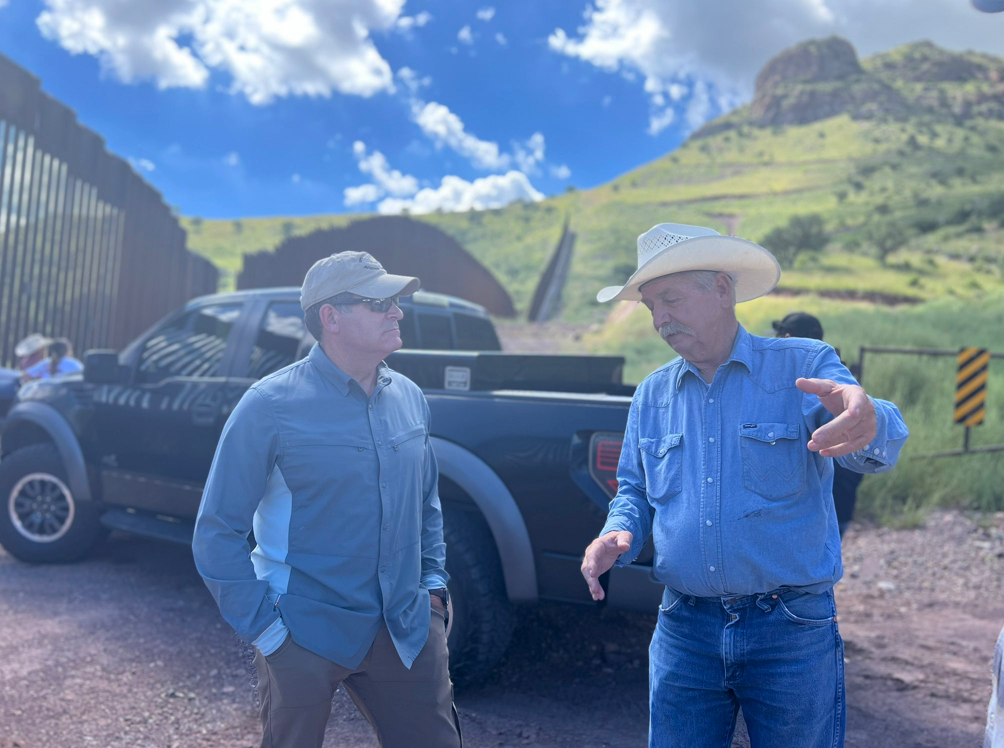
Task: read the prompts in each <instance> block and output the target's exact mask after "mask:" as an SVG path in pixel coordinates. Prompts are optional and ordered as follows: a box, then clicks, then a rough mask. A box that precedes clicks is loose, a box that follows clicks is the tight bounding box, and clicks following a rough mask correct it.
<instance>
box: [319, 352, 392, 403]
mask: <svg viewBox="0 0 1004 748" xmlns="http://www.w3.org/2000/svg"><path fill="white" fill-rule="evenodd" d="M307 358H309V359H310V363H312V364H313V365H314V367H315V368H316V369H317V370H318V371H319V372H321V375H322V376H323V377H324V378H325V379H327V380H328V381H329V382H331V383H332V384H333V385H335V388H336V389H337V390H338V391H339V392H340V393H341V394H342V395H348V394H349V385H350V384H351V383H352V382H355V381H356V380H355V379H353V378H352V377H350V376H349V375H348V374H346V373H345V372H344V371H342V370H341V369H339V368H338V367H337V366H335V362H334V361H332V360H331V359H330V358H328V354H327V353H325V352H324V350H323V349H322V348H321V345H320V343H314V345H313V347H312V348H311V349H310V353H309V354H308V356H307ZM390 383H391V378H390V367H389V366H387V364H386V363H384V362H383V361H381V362H380V363H379V364H377V389H379V388H380V387H381V386H383V385H388V384H390Z"/></svg>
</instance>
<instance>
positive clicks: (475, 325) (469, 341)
mask: <svg viewBox="0 0 1004 748" xmlns="http://www.w3.org/2000/svg"><path fill="white" fill-rule="evenodd" d="M453 326H454V328H455V329H456V331H457V350H459V351H499V350H502V346H501V345H499V339H498V336H497V335H496V334H495V326H494V325H492V323H491V320H488V319H485V318H484V317H475V316H474V315H473V314H463V313H459V314H456V315H455V316H454V317H453Z"/></svg>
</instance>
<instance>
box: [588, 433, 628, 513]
mask: <svg viewBox="0 0 1004 748" xmlns="http://www.w3.org/2000/svg"><path fill="white" fill-rule="evenodd" d="M623 442H624V435H623V434H619V433H615V432H606V431H600V432H597V433H595V434H593V435H592V437H591V438H590V440H589V475H590V476H592V479H593V480H594V481H596V482H597V483H598V484H599V485H600V488H602V489H603V491H604V493H606V495H607V496H609V497H610V498H611V499H612V498H613V497H614V496H615V495H616V494H617V463H618V462H619V461H620V458H621V446H622V444H623Z"/></svg>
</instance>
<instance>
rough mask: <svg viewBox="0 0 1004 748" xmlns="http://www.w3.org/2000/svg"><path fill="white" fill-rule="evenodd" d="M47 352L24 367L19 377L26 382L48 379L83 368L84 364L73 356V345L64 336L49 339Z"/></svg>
mask: <svg viewBox="0 0 1004 748" xmlns="http://www.w3.org/2000/svg"><path fill="white" fill-rule="evenodd" d="M48 354H49V357H48V358H44V359H42V360H40V361H39V362H38V363H36V364H34V365H33V366H31V367H29V368H28V369H26V370H25V371H24V373H23V374H22V375H21V379H22V380H23V381H26V382H30V381H32V380H35V379H50V378H52V377H58V376H61V375H63V374H73V373H74V372H77V371H82V370H83V368H84V365H83V364H82V363H80V362H79V361H78V360H77V359H75V358H74V357H73V347H72V346H71V345H70V341H69V340H67V339H66V338H56V339H55V340H53V341H51V342H50V343H49V348H48Z"/></svg>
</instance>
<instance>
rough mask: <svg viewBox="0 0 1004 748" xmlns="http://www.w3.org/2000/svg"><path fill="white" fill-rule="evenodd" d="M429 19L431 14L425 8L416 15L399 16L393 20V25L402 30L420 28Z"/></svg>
mask: <svg viewBox="0 0 1004 748" xmlns="http://www.w3.org/2000/svg"><path fill="white" fill-rule="evenodd" d="M431 20H432V14H431V13H430V12H429V11H427V10H423V11H422V12H421V13H419V14H418V15H414V16H401V17H400V18H398V19H397V21H395V22H394V26H395V27H397V28H398V29H400V30H402V31H410V30H411V29H413V28H419V29H420V28H422V27H423V26H425V25H426V24H427V23H428V22H429V21H431Z"/></svg>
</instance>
